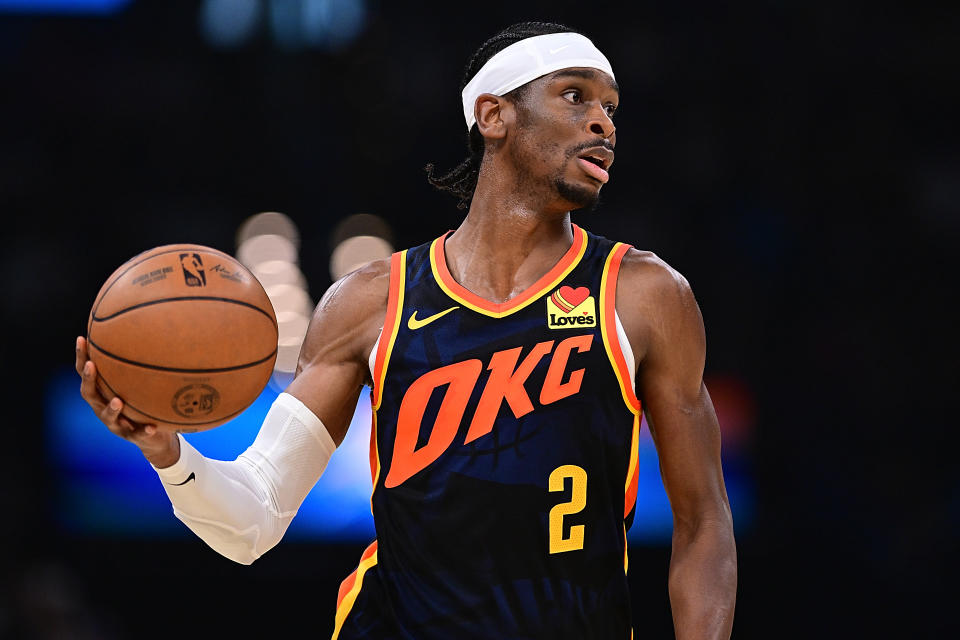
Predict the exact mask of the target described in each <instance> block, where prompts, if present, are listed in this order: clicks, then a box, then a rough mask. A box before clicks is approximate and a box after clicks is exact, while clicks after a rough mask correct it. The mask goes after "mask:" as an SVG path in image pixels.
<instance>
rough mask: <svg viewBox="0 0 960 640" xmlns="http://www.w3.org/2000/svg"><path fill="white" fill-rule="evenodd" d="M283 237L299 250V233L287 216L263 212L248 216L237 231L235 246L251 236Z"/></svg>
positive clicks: (274, 212) (275, 212)
mask: <svg viewBox="0 0 960 640" xmlns="http://www.w3.org/2000/svg"><path fill="white" fill-rule="evenodd" d="M268 235H273V236H283V237H284V238H286V239H287V240H289V241H290V242H291V243H293V246H294V247H296V248H297V250H298V251H299V250H300V231H299V230H298V229H297V225H296V224H294V222H293V220H291V219H290V218H289V217H288V216H285V215H284V214H282V213H279V212H277V211H264V212H263V213H258V214H257V215H255V216H250V217H249V218H247V219H246V221H244V223H243V224H241V225H240V228H239V229H238V230H237V246H238V247H239V246H240V245H242V244H243V243H244V242H246V241H247V240H249V239H250V238H252V237H253V236H268Z"/></svg>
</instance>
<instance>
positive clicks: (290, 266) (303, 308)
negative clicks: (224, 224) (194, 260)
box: [237, 211, 313, 391]
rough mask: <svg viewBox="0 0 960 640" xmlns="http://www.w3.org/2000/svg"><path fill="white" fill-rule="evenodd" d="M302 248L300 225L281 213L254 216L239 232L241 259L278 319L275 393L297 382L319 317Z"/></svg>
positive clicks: (246, 221)
mask: <svg viewBox="0 0 960 640" xmlns="http://www.w3.org/2000/svg"><path fill="white" fill-rule="evenodd" d="M299 247H300V232H299V231H298V230H297V225H296V224H294V222H293V220H291V219H290V218H288V217H287V216H285V215H283V214H282V213H278V212H276V211H268V212H265V213H259V214H257V215H255V216H251V217H250V218H248V219H247V220H245V221H244V222H243V224H242V225H240V228H239V229H238V230H237V259H238V260H240V262H242V263H243V264H244V265H246V267H247V268H248V269H250V271H252V272H253V274H254V275H255V276H256V277H257V279H258V280H259V281H260V284H262V285H263V288H264V290H265V291H266V292H267V297H268V298H270V303H271V304H272V305H273V310H274V312H275V313H276V315H277V328H278V331H279V336H278V338H277V362H276V364H275V365H274V375H273V377H272V378H271V380H270V386H271V387H272V388H273V389H274V390H275V391H282V390H283V389H285V388H286V386H287V385H288V384H290V382H291V381H292V380H293V374H294V372H295V371H296V369H297V360H298V359H299V356H300V347H301V345H302V344H303V339H304V337H305V336H306V333H307V327H308V326H309V324H310V318H311V316H312V315H313V300H312V299H311V298H310V294H309V293H308V292H307V280H306V278H304V276H303V273H302V272H301V271H300V267H299V266H298V265H297V262H298V260H299V256H298V255H297V253H298V250H299Z"/></svg>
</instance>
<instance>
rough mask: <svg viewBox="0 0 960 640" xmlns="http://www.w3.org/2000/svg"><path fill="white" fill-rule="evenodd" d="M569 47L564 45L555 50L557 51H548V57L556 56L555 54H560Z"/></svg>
mask: <svg viewBox="0 0 960 640" xmlns="http://www.w3.org/2000/svg"><path fill="white" fill-rule="evenodd" d="M569 46H570V45H568V44H567V45H564V46H562V47H559V48H557V49H550V55H556V54H558V53H560V52H561V51H563V50H564V49H566V48H567V47H569Z"/></svg>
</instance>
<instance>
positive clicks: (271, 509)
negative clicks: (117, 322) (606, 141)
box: [154, 393, 336, 564]
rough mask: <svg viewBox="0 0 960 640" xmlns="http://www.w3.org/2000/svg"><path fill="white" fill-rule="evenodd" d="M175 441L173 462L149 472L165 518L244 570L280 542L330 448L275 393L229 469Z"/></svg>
mask: <svg viewBox="0 0 960 640" xmlns="http://www.w3.org/2000/svg"><path fill="white" fill-rule="evenodd" d="M178 438H179V439H180V459H179V460H177V462H176V463H175V464H173V465H172V466H169V467H166V468H164V469H156V467H154V468H155V469H156V472H157V474H158V475H159V476H160V480H161V481H162V482H163V488H164V490H166V492H167V495H168V496H169V497H170V502H171V503H173V513H174V514H175V515H176V516H177V518H179V519H180V520H182V521H183V523H184V524H186V525H187V526H188V527H189V528H190V529H191V530H192V531H193V532H194V533H196V534H197V535H198V536H200V538H201V539H203V541H204V542H206V543H207V544H208V545H210V547H211V548H213V549H214V550H215V551H217V552H218V553H220V554H222V555H224V556H226V557H227V558H230V559H231V560H233V561H235V562H239V563H241V564H250V563H252V562H253V561H254V560H256V559H257V558H259V557H260V556H262V555H263V554H264V553H266V552H267V551H268V550H269V549H271V548H272V547H273V546H274V545H276V544H277V543H278V542H280V538H281V537H283V534H284V532H285V531H286V530H287V527H288V526H289V525H290V521H291V520H293V516H294V515H295V514H296V513H297V509H299V508H300V504H301V503H302V502H303V499H304V498H306V497H307V494H308V493H309V492H310V489H311V488H313V485H314V484H316V482H317V480H318V479H319V478H320V475H321V474H322V473H323V470H324V469H325V468H326V466H327V462H328V461H329V460H330V456H331V455H332V454H333V452H334V450H335V449H336V444H334V442H333V438H331V437H330V434H329V433H328V432H327V429H326V427H324V426H323V423H322V422H320V419H319V418H317V417H316V416H315V415H314V414H313V412H311V411H310V410H309V409H308V408H307V407H306V406H305V405H304V404H303V403H302V402H300V401H299V400H297V399H296V398H295V397H293V396H292V395H290V394H288V393H281V394H280V396H279V397H278V398H277V399H276V401H275V402H274V403H273V406H271V407H270V411H269V412H268V413H267V417H266V419H265V420H264V422H263V426H261V427H260V432H259V434H257V437H256V440H254V442H253V444H252V445H251V446H250V448H249V449H247V450H246V451H245V452H243V453H242V454H241V455H240V456H239V457H238V458H237V459H236V460H234V461H233V462H225V461H221V460H211V459H209V458H204V457H203V456H202V455H201V454H200V453H199V452H198V451H197V450H196V449H194V448H193V447H192V446H190V444H189V443H188V442H187V441H186V440H184V438H183V436H179V435H178Z"/></svg>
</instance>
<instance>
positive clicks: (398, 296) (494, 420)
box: [333, 225, 640, 640]
mask: <svg viewBox="0 0 960 640" xmlns="http://www.w3.org/2000/svg"><path fill="white" fill-rule="evenodd" d="M573 237H574V241H573V244H572V246H571V247H570V249H569V250H568V251H567V253H566V254H565V255H564V256H563V258H562V259H561V260H560V261H559V262H558V263H557V264H556V265H555V266H554V267H553V268H552V269H551V270H550V271H549V272H548V273H547V274H546V275H544V276H543V277H542V278H541V279H540V280H538V281H537V282H536V283H534V284H533V285H532V286H531V287H530V288H529V289H528V290H527V291H525V292H524V293H522V294H520V295H518V296H516V297H515V298H512V299H510V300H509V301H507V302H504V303H501V304H494V303H491V302H488V301H486V300H484V299H482V298H480V297H479V296H477V295H475V294H473V293H471V292H470V291H468V290H467V289H465V288H464V287H462V286H461V285H460V284H458V283H457V282H456V281H455V280H454V279H453V277H452V276H451V275H450V273H449V271H448V269H447V263H446V259H445V257H444V241H445V238H446V236H443V237H440V238H438V239H437V240H434V241H433V242H432V243H428V244H424V245H422V246H419V247H416V248H414V249H409V250H407V251H403V252H400V253H397V254H394V255H393V257H392V258H391V264H390V293H389V298H388V303H387V316H386V319H385V322H384V327H383V331H382V333H381V336H380V341H379V343H378V345H377V351H376V360H375V365H374V368H373V378H374V384H373V390H372V392H371V401H372V403H373V429H372V432H371V438H370V440H371V442H370V466H371V473H372V475H373V495H372V496H371V507H372V509H373V515H374V522H375V525H376V532H377V539H376V540H375V541H374V542H373V544H371V545H370V546H369V547H368V548H367V550H366V551H365V552H364V553H363V556H362V558H361V560H360V565H359V567H358V568H357V570H356V571H355V572H354V573H353V574H352V575H350V576H349V577H348V578H347V579H346V580H345V581H344V582H343V584H342V585H341V587H340V594H339V597H338V602H337V612H336V619H335V620H336V623H335V625H336V626H335V630H334V634H333V637H334V638H335V639H337V638H339V639H340V640H347V639H353V638H378V639H400V638H403V639H408V638H409V639H416V640H423V639H434V638H435V639H442V640H450V639H458V640H459V639H466V638H483V639H484V640H489V639H491V638H504V639H512V640H525V639H533V638H552V639H555V638H576V639H578V640H583V639H584V638H603V639H604V640H606V639H609V638H623V639H624V640H626V639H628V638H630V637H631V636H632V629H631V619H630V599H629V594H628V591H627V579H626V570H627V549H626V531H627V528H629V526H630V523H631V521H632V519H633V510H634V503H635V500H636V491H637V485H636V482H637V476H636V467H637V437H638V430H639V424H640V403H639V401H638V400H637V397H636V395H635V393H634V390H633V388H632V385H631V382H630V381H631V372H630V371H629V370H628V365H627V363H626V358H625V356H624V352H623V349H622V348H621V344H620V340H621V339H620V338H619V337H618V333H617V326H616V322H617V320H616V317H615V301H616V283H617V273H618V271H619V268H620V261H621V259H622V258H623V255H624V254H625V253H626V252H627V250H628V248H629V247H628V246H627V245H624V244H619V243H613V242H611V241H609V240H607V239H605V238H601V237H599V236H595V235H593V234H590V233H587V232H586V231H584V230H583V229H580V228H579V227H577V226H576V225H574V226H573Z"/></svg>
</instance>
